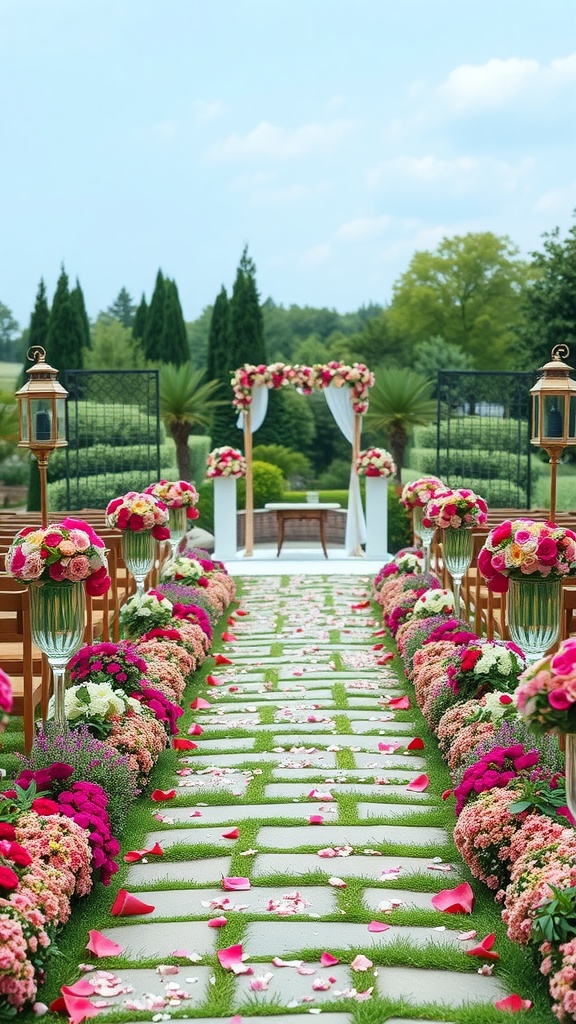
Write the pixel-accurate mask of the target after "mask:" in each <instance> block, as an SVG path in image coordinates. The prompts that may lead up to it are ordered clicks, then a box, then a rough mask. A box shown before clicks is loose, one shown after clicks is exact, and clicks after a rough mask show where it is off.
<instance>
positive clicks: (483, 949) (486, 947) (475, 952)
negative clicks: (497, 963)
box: [466, 932, 500, 960]
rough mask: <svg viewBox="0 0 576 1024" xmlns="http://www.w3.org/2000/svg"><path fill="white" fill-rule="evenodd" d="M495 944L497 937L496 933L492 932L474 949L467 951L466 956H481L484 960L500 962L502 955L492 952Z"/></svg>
mask: <svg viewBox="0 0 576 1024" xmlns="http://www.w3.org/2000/svg"><path fill="white" fill-rule="evenodd" d="M495 942H496V936H495V934H494V932H490V935H487V936H486V938H485V939H482V940H481V942H479V943H478V945H477V946H474V947H473V949H467V950H466V956H481V957H483V959H484V960H499V959H500V954H499V953H496V952H493V951H492V947H493V945H494V943H495Z"/></svg>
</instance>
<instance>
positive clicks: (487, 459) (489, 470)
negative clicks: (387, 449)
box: [410, 447, 542, 486]
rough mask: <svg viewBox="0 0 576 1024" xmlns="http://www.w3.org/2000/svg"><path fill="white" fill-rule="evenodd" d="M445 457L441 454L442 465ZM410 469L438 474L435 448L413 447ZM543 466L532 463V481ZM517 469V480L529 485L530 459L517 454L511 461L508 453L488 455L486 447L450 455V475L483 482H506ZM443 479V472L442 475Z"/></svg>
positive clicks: (458, 450) (457, 451)
mask: <svg viewBox="0 0 576 1024" xmlns="http://www.w3.org/2000/svg"><path fill="white" fill-rule="evenodd" d="M443 459H445V454H444V452H443V451H442V450H441V451H440V466H442V460H443ZM410 466H411V467H412V468H413V469H417V470H419V471H420V472H422V473H435V472H436V466H437V459H436V449H435V448H413V449H412V451H411V453H410ZM541 467H542V464H541V463H539V462H538V461H535V460H532V462H531V465H530V470H531V475H532V479H533V480H535V479H536V478H537V477H538V476H539V475H540V473H541V471H542V468H541ZM511 470H513V473H514V478H515V479H517V480H518V482H519V483H520V484H521V485H522V486H525V485H526V481H527V478H528V456H527V455H517V456H515V457H514V458H513V459H511V457H510V455H509V454H508V453H507V452H488V451H485V450H484V449H482V448H460V447H459V448H458V449H457V450H453V451H451V452H450V476H451V477H452V476H459V477H466V478H468V479H470V478H471V477H477V478H479V479H482V480H483V479H486V480H492V479H502V480H506V479H507V477H508V476H509V475H510V471H511ZM440 476H442V473H440Z"/></svg>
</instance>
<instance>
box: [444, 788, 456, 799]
mask: <svg viewBox="0 0 576 1024" xmlns="http://www.w3.org/2000/svg"><path fill="white" fill-rule="evenodd" d="M453 792H454V790H453V789H445V790H444V792H443V793H442V800H448V798H449V797H451V796H452V793H453Z"/></svg>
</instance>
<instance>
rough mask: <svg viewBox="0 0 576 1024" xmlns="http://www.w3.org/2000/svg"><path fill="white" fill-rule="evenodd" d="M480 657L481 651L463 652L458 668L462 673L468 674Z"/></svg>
mask: <svg viewBox="0 0 576 1024" xmlns="http://www.w3.org/2000/svg"><path fill="white" fill-rule="evenodd" d="M481 657H482V651H479V650H472V651H464V654H463V656H462V661H461V663H460V667H461V669H462V671H463V672H469V671H470V669H473V668H474V665H475V664H476V662H477V661H478V660H479V659H480V658H481Z"/></svg>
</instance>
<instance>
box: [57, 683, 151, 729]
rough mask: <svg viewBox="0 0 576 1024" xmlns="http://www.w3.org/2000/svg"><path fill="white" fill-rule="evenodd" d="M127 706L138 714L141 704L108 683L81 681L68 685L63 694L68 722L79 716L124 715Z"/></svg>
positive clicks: (104, 716)
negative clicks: (75, 684) (78, 683)
mask: <svg viewBox="0 0 576 1024" xmlns="http://www.w3.org/2000/svg"><path fill="white" fill-rule="evenodd" d="M128 708H132V709H133V710H134V711H136V712H137V713H138V714H139V713H140V712H141V710H142V705H141V704H140V702H139V701H137V700H135V699H134V698H132V697H127V696H126V694H125V693H123V692H122V690H115V689H114V688H113V687H112V686H110V684H109V683H81V684H80V685H79V686H70V687H69V688H68V689H67V690H66V693H65V694H64V711H65V714H66V718H67V719H68V721H69V722H75V721H78V720H79V719H81V718H100V719H110V718H114V716H115V715H124V714H125V713H126V711H127V709H128Z"/></svg>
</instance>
